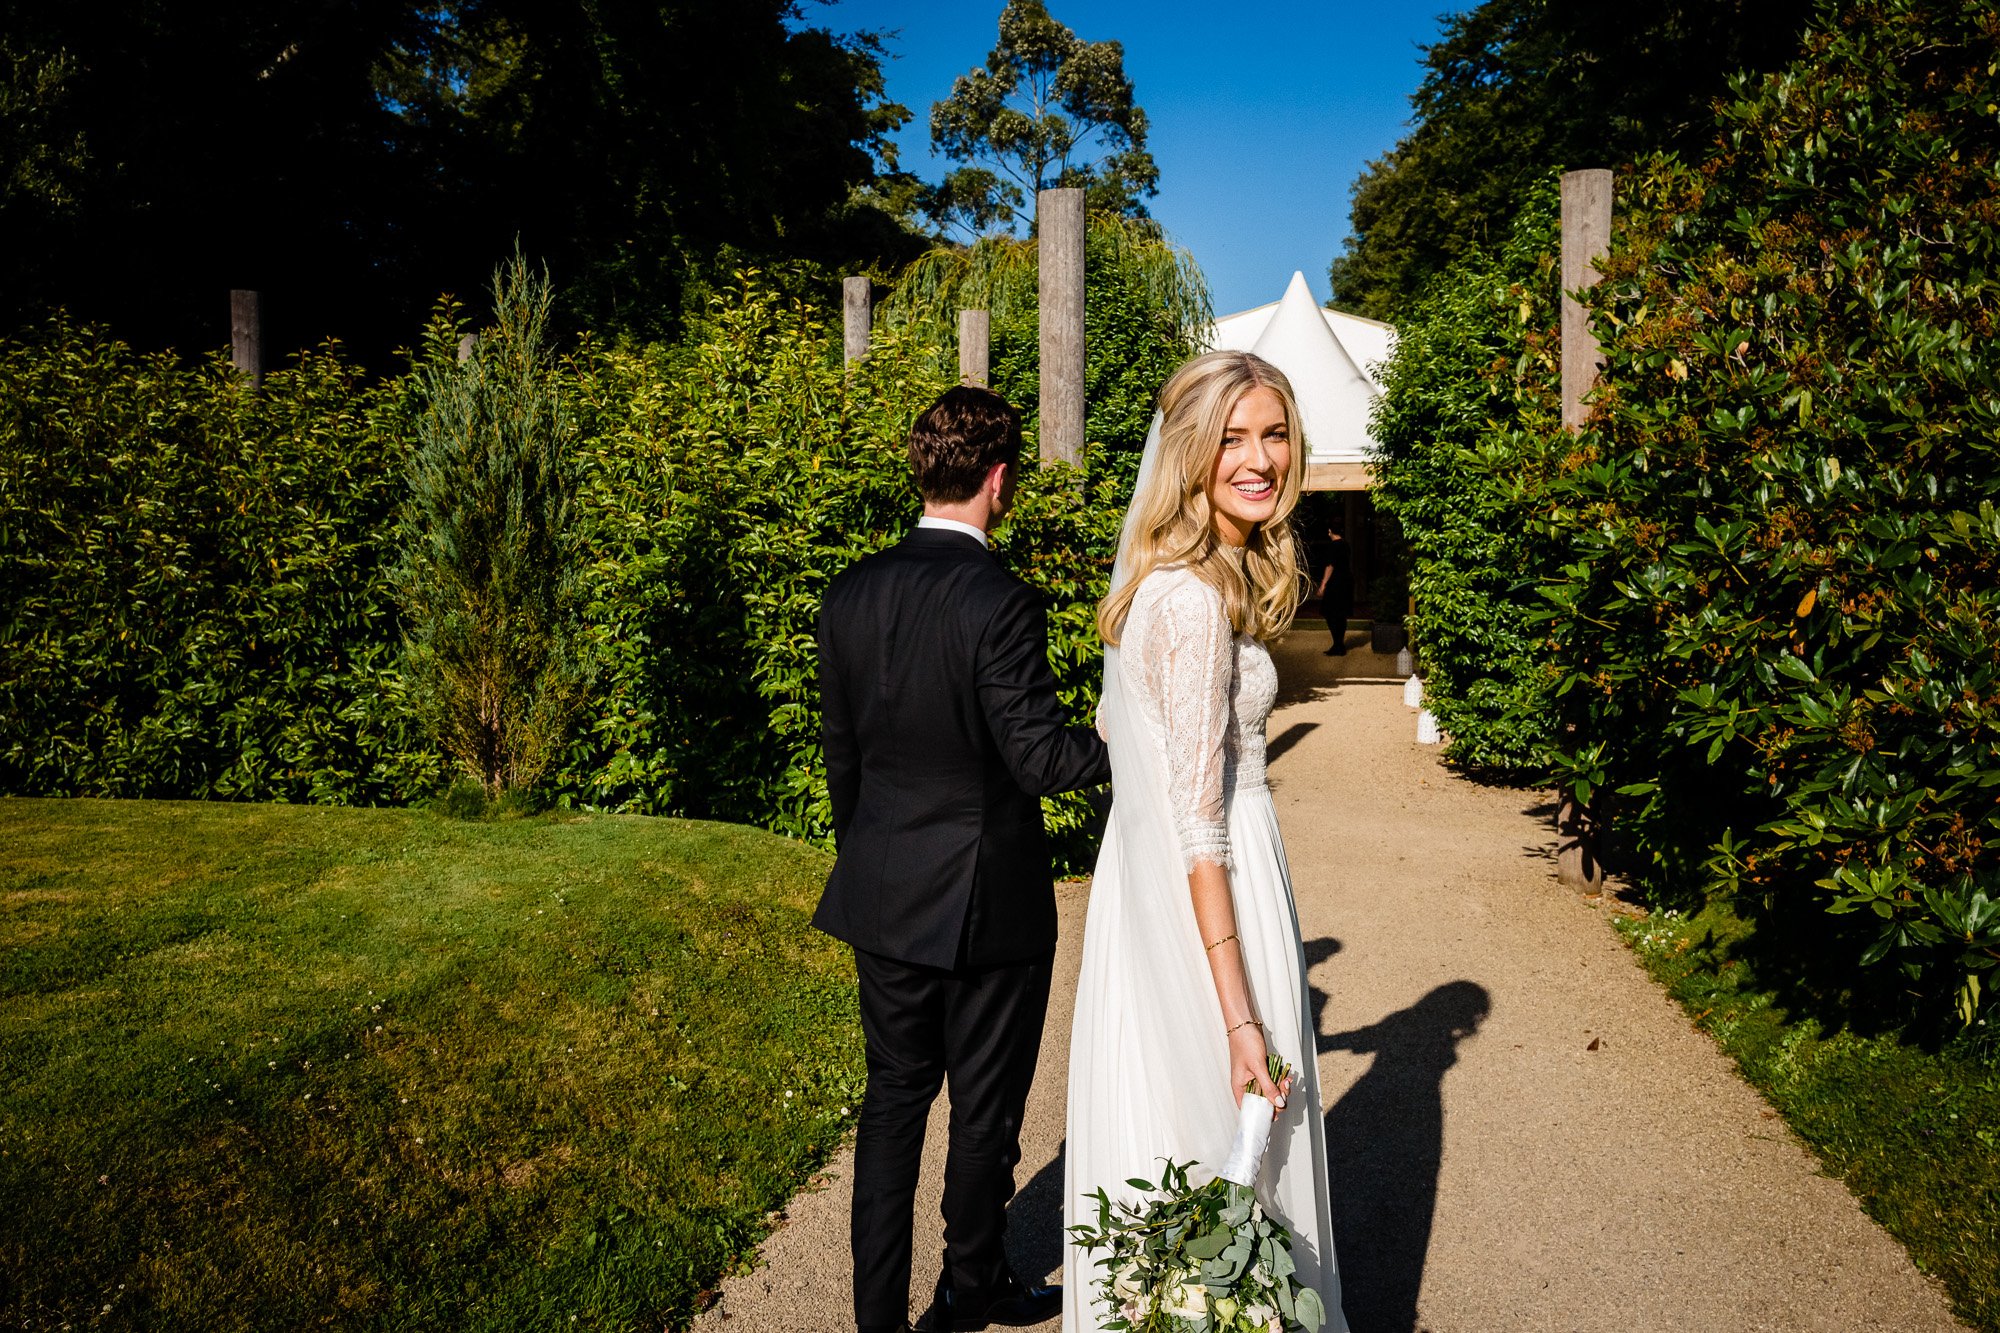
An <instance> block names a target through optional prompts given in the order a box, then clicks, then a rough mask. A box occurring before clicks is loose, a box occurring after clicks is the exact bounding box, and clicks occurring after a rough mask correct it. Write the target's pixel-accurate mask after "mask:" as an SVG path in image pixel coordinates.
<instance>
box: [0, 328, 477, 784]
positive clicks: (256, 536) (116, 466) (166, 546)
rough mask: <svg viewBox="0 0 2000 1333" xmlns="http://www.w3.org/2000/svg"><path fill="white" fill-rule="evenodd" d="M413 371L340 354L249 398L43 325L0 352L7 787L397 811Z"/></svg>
mask: <svg viewBox="0 0 2000 1333" xmlns="http://www.w3.org/2000/svg"><path fill="white" fill-rule="evenodd" d="M407 389H408V385H407V383H406V382H403V381H391V382H389V383H387V384H385V385H382V386H380V387H379V388H375V389H367V388H364V387H362V385H361V384H360V383H359V382H358V379H357V374H356V371H355V369H354V368H353V367H352V366H351V365H350V364H348V363H347V362H346V361H344V360H343V359H342V357H341V355H340V353H339V350H338V348H336V347H334V346H332V345H329V346H326V347H323V348H321V349H319V350H317V351H314V352H310V353H307V354H305V355H302V356H301V357H299V358H298V360H297V361H296V363H295V364H293V365H292V366H290V367H288V368H286V369H283V370H279V371H276V372H274V373H273V374H271V375H270V376H268V377H267V378H266V379H265V381H264V384H263V386H262V388H261V389H259V390H257V391H256V392H251V391H249V390H248V389H247V387H246V386H245V385H244V383H243V382H242V380H241V379H240V378H239V377H238V376H237V375H236V374H235V373H234V371H233V370H232V369H231V368H230V367H229V366H228V364H227V363H226V362H225V361H223V360H222V359H220V358H219V357H212V358H210V359H208V360H207V361H205V362H202V363H200V364H198V365H194V366H183V365H180V364H178V363H176V362H175V361H174V360H173V359H172V358H171V357H168V356H139V355H137V354H135V353H134V352H133V351H132V350H131V349H130V348H129V347H126V346H125V345H123V344H121V343H119V342H117V341H116V340H115V339H113V338H111V337H110V336H109V335H108V334H106V333H105V332H104V331H102V330H100V329H94V328H80V327H77V326H75V325H73V324H70V323H68V322H66V321H63V320H60V319H58V320H56V321H53V322H51V323H50V324H49V325H47V326H45V327H44V328H43V329H42V330H40V332H39V334H38V336H37V337H36V338H35V339H34V340H33V341H31V342H12V343H5V344H0V790H6V791H10V792H18V793H43V794H73V795H91V796H145V795H176V796H199V797H226V798H234V799H242V800H265V801H269V800H279V801H319V802H335V803H347V802H364V803H367V802H381V801H405V800H410V799H413V798H415V797H417V796H420V795H423V794H426V793H428V792H429V791H431V790H432V789H434V788H435V786H436V785H437V781H438V777H439V773H440V764H439V761H438V758H437V756H436V754H435V753H434V752H433V750H432V748H431V746H430V744H429V742H428V741H427V740H426V739H425V738H424V736H423V735H422V732H421V729H420V728H418V727H417V726H416V725H415V724H414V720H413V719H412V717H411V715H410V712H409V709H408V705H407V702H406V700H405V697H404V691H403V684H402V678H401V676H400V674H399V672H398V670H397V667H396V658H397V650H396V644H397V639H398V627H397V618H396V610H395V605H394V602H393V599H392V598H391V596H390V595H389V585H388V579H387V569H388V567H389V565H390V564H391V563H392V562H393V558H394V557H393V546H392V543H390V541H389V540H388V532H389V526H390V515H391V514H392V512H393V510H394V508H395V506H396V504H397V501H398V500H399V498H400V496H401V492H402V484H403V480H402V479H403V468H404V460H405V459H406V458H407V456H408V445H407V444H406V441H407V440H408V439H409V429H408V423H409V416H410V412H409V403H408V401H407Z"/></svg>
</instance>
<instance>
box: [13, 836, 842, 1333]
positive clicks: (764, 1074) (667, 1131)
mask: <svg viewBox="0 0 2000 1333" xmlns="http://www.w3.org/2000/svg"><path fill="white" fill-rule="evenodd" d="M826 867H827V857H826V856H825V855H824V854H823V853H820V852H817V851H814V850H812V849H810V848H806V847H802V846H800V845H798V844H796V843H792V842H788V841H785V840H784V839H781V838H777V837H773V836H771V835H769V834H765V833H761V832H758V831H756V830H753V829H746V828H738V827H734V826H728V825H720V824H702V823H688V822H682V821H676V820H665V819H644V818H639V817H626V816H588V817H569V816H549V817H544V818H538V819H525V820H515V821H504V822H491V823H472V822H458V821H453V820H449V819H445V818H442V817H439V816H436V815H431V814H426V813H420V812H416V811H407V810H350V809H330V808H309V807H292V806H250V805H227V804H199V803H179V802H148V801H42V800H11V799H8V800H0V1200H4V1205H0V1327H8V1328H15V1327H18V1328H24V1329H55V1328H60V1327H63V1326H65V1325H66V1324H67V1325H72V1326H75V1327H79V1328H80V1327H84V1326H86V1325H89V1326H94V1327H112V1328H145V1329H149V1330H172V1329H189V1330H196V1329H198V1330H204V1331H206V1330H218V1329H251V1328H255V1329H279V1328H286V1329H289V1328H306V1327H342V1328H371V1329H372V1328H398V1329H401V1328H407V1329H447V1328H448V1329H454V1330H456V1329H507V1330H514V1329H527V1328H575V1329H627V1328H631V1329H639V1328H651V1329H657V1328H660V1327H661V1326H662V1325H665V1326H668V1327H679V1326H681V1325H683V1324H685V1323H686V1321H687V1320H688V1318H689V1316H690V1315H691V1313H692V1312H693V1310H694V1308H695V1305H696V1301H697V1299H698V1296H699V1294H700V1293H701V1292H702V1290H703V1289H704V1288H705V1287H707V1286H709V1285H710V1284H711V1283H712V1282H713V1281H714V1279H715V1278H716V1277H717V1275H718V1274H720V1273H721V1272H723V1271H725V1270H726V1269H727V1268H728V1267H729V1266H730V1265H732V1264H734V1263H737V1262H740V1261H741V1258H742V1256H744V1255H745V1254H746V1253H747V1252H748V1251H749V1249H750V1247H751V1246H752V1245H753V1244H754V1243H755V1241H756V1240H757V1239H758V1238H759V1237H760V1236H761V1235H762V1234H763V1232H764V1230H765V1227H766V1220H767V1218H768V1216H769V1213H770V1211H771V1210H773V1209H775V1208H778V1207H780V1206H782V1205H783V1204H784V1202H785V1200H786V1199H787V1198H789V1197H790V1195H791V1194H792V1192H793V1191H794V1190H795V1189H796V1188H797V1187H798V1186H799V1185H800V1184H801V1183H802V1182H803V1181H804V1180H805V1178H806V1177H807V1175H808V1174H809V1173H810V1172H811V1170H812V1169H813V1168H814V1167H815V1166H816V1165H817V1164H818V1163H820V1162H821V1161H823V1160H824V1159H825V1157H826V1156H827V1155H828V1153H829V1152H830V1151H831V1150H832V1149H833V1148H834V1147H835V1146H836V1145H837V1143H838V1142H839V1140H840V1138H841V1136H842V1132H843V1130H844V1129H845V1128H846V1126H847V1125H848V1123H849V1119H848V1114H847V1113H848V1108H851V1107H852V1106H853V1105H854V1104H855V1102H856V1100H857V1098H858V1097H859V1094H860V1090H861V1086H862V1079H863V1071H862V1063H861V1051H860V1034H859V1029H858V1025H857V1021H856V1011H855V998H854V980H853V969H852V965H851V963H850V962H849V960H848V958H847V956H846V954H845V952H844V950H842V949H841V948H840V947H839V946H837V945H835V944H833V943H832V942H831V941H829V940H827V939H825V938H824V937H822V936H819V935H817V934H815V933H814V932H813V931H812V930H811V929H810V928H809V927H808V926H807V924H806V921H807V915H808V913H809V911H810V908H811V904H812V902H813V901H814V899H815V898H816V896H817V893H818V889H819V885H820V882H821V879H822V877H823V876H824V874H825V871H826Z"/></svg>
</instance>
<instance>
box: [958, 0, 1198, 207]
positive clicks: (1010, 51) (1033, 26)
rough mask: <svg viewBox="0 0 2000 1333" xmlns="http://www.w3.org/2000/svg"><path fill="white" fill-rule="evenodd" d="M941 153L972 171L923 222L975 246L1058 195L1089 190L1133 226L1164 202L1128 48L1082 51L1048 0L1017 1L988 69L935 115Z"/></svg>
mask: <svg viewBox="0 0 2000 1333" xmlns="http://www.w3.org/2000/svg"><path fill="white" fill-rule="evenodd" d="M931 147H932V148H933V149H935V150H936V151H938V152H940V153H942V154H944V155H945V156H946V157H948V158H950V159H951V160H953V161H955V162H960V163H963V164H965V165H962V166H960V167H959V168H958V169H956V170H955V171H953V172H952V173H951V174H950V175H948V176H946V177H945V179H944V181H943V182H942V183H941V184H940V185H938V186H936V187H935V188H934V189H932V190H931V191H930V192H929V193H928V195H927V197H926V199H925V201H924V209H925V212H926V213H927V214H928V215H929V216H930V218H931V220H932V221H934V222H936V223H937V224H938V225H940V226H945V227H957V228H958V229H960V230H961V231H965V232H969V233H972V234H975V235H976V234H979V233H982V232H985V231H987V230H989V229H991V228H992V227H993V226H995V225H996V224H1001V223H1004V224H1006V225H1008V226H1010V227H1011V226H1013V225H1014V224H1015V223H1017V222H1019V221H1020V220H1022V218H1023V210H1024V209H1025V208H1026V207H1027V203H1028V200H1029V199H1030V198H1031V197H1032V196H1033V195H1034V193H1035V192H1036V191H1038V190H1045V189H1049V188H1050V187H1052V186H1081V187H1083V188H1084V189H1085V190H1087V191H1088V192H1089V203H1090V207H1091V208H1092V209H1093V210H1095V211H1099V212H1110V213H1123V214H1126V215H1128V216H1131V217H1144V216H1146V206H1145V203H1144V202H1143V200H1144V199H1145V198H1149V197H1151V196H1152V195H1154V194H1157V193H1158V192H1159V180H1160V171H1159V168H1158V167H1157V166H1155V165H1154V163H1153V155H1152V154H1151V153H1149V152H1147V151H1146V112H1145V109H1144V108H1142V107H1141V106H1139V105H1138V103H1137V102H1135V101H1133V93H1132V80H1131V79H1130V78H1128V77H1126V74H1125V48H1124V46H1123V45H1122V44H1120V43H1118V42H1113V41H1104V42H1086V41H1084V40H1083V39H1081V38H1079V37H1078V36H1077V35H1076V33H1075V32H1073V31H1071V30H1070V29H1069V28H1067V27H1064V26H1063V25H1062V24H1061V23H1058V22H1057V21H1056V20H1055V19H1054V18H1053V17H1051V16H1050V14H1049V10H1048V6H1047V5H1045V4H1043V3H1042V0H1008V2H1007V7H1006V8H1005V9H1003V10H1001V11H1000V40H999V43H998V44H997V45H996V46H994V48H993V50H992V51H990V52H989V53H988V54H987V56H986V64H985V66H984V67H983V68H980V69H974V70H971V71H969V72H967V73H965V74H961V75H959V76H958V79H957V81H956V82H954V83H953V84H952V90H951V96H950V97H948V98H946V99H945V100H944V101H942V102H938V103H935V104H933V105H932V107H931ZM1031 215H1032V211H1031V210H1030V216H1031Z"/></svg>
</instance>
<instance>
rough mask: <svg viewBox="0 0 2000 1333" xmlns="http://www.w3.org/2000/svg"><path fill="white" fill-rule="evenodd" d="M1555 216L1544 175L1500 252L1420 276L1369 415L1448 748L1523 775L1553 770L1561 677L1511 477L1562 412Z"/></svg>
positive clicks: (1532, 547)
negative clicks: (1553, 662)
mask: <svg viewBox="0 0 2000 1333" xmlns="http://www.w3.org/2000/svg"><path fill="white" fill-rule="evenodd" d="M1557 215H1558V208H1557V199H1556V186H1555V180H1554V179H1553V178H1549V179H1547V180H1545V181H1544V182H1543V183H1542V184H1541V185H1540V186H1539V187H1537V189H1536V190H1535V191H1534V193H1533V194H1531V195H1530V196H1529V198H1528V202H1527V204H1526V206H1525V207H1524V208H1523V209H1522V210H1521V213H1520V215H1519V216H1518V217H1517V218H1516V219H1515V222H1514V230H1513V234H1512V235H1511V236H1510V237H1509V238H1508V240H1507V243H1506V245H1505V246H1504V247H1502V248H1501V249H1500V250H1499V252H1498V253H1497V254H1493V255H1488V254H1487V253H1486V252H1485V251H1483V250H1474V251H1472V252H1471V253H1470V254H1467V255H1465V256H1464V257H1462V258H1460V259H1458V260H1457V261H1455V262H1454V263H1453V265H1452V266H1451V267H1450V268H1449V269H1447V270H1446V271H1445V274H1444V275H1443V277H1441V278H1440V279H1439V280H1438V281H1437V282H1435V283H1433V284H1431V286H1430V287H1429V288H1427V289H1426V292H1425V295H1424V298H1423V299H1422V300H1421V301H1419V302H1418V303H1417V305H1416V306H1415V308H1414V309H1413V310H1412V312H1411V314H1410V316H1409V317H1408V318H1407V319H1405V320H1404V322H1403V323H1402V324H1400V325H1398V327H1397V330H1396V348H1395V352H1394V354H1393V355H1392V356H1391V357H1390V359H1389V362H1388V365H1387V367H1386V370H1385V377H1384V383H1383V394H1382V399H1381V401H1380V404H1379V406H1378V408H1377V414H1376V417H1375V422H1374V434H1375V438H1376V440H1377V442H1378V445H1379V453H1378V456H1377V463H1376V475H1377V481H1376V487H1375V491H1374V499H1375V503H1376V505H1377V506H1378V507H1379V508H1380V509H1382V510H1384V511H1386V512H1387V513H1388V514H1389V515H1390V516H1391V517H1392V518H1393V519H1394V520H1395V521H1396V524H1397V526H1398V527H1399V528H1400V529H1401V530H1402V531H1403V532H1404V533H1405V534H1406V542H1407V551H1408V556H1407V560H1406V562H1405V563H1406V565H1407V569H1408V576H1409V587H1410V594H1411V596H1412V597H1414V599H1415V602H1416V610H1415V614H1414V615H1413V616H1412V617H1411V618H1410V622H1409V625H1410V633H1411V636H1412V639H1413V641H1414V642H1416V643H1417V644H1419V645H1420V646H1421V647H1422V649H1423V667H1424V675H1425V678H1426V680H1425V694H1424V700H1425V705H1426V706H1427V707H1428V708H1430V709H1431V710H1432V712H1433V713H1435V714H1436V716H1437V719H1438V724H1439V726H1440V727H1441V728H1443V730H1444V731H1445V732H1446V733H1448V734H1449V735H1450V737H1451V744H1450V746H1449V749H1448V751H1447V753H1448V755H1449V757H1450V758H1451V759H1452V760H1453V761H1455V762H1458V763H1462V764H1467V765H1471V766H1474V767H1478V768H1484V769H1490V770H1495V771H1498V772H1504V773H1511V774H1514V775H1517V776H1521V777H1526V778H1533V777H1537V776H1540V775H1542V774H1544V773H1546V772H1547V771H1548V766H1549V763H1550V758H1549V747H1550V744H1551V742H1552V741H1553V739H1554V736H1553V724H1554V712H1555V705H1554V699H1553V697H1552V695H1553V691H1554V687H1555V683H1556V677H1555V674H1554V673H1553V672H1552V670H1551V669H1550V667H1549V663H1548V649H1547V645H1546V635H1545V634H1543V633H1540V632H1538V631H1537V629H1536V627H1535V625H1534V624H1533V622H1532V620H1531V619H1530V613H1531V611H1532V610H1533V605H1532V599H1531V598H1529V597H1526V596H1524V595H1523V591H1522V587H1521V580H1522V576H1523V572H1524V571H1529V572H1532V571H1535V570H1538V569H1540V568H1542V567H1544V566H1545V565H1546V563H1547V557H1548V544H1547V542H1546V541H1545V540H1543V539H1542V538H1541V537H1540V536H1539V534H1537V533H1536V532H1535V531H1534V530H1533V527H1532V523H1531V518H1532V516H1531V514H1530V513H1529V512H1528V511H1527V510H1525V509H1524V508H1523V507H1522V506H1521V505H1520V504H1519V503H1518V502H1517V500H1516V498H1515V495H1514V493H1513V491H1514V486H1513V478H1514V477H1515V476H1516V474H1517V472H1518V470H1519V468H1520V467H1521V466H1523V465H1527V464H1528V463H1529V462H1530V461H1531V460H1533V459H1536V458H1538V456H1539V455H1540V454H1541V453H1542V452H1543V451H1544V450H1545V449H1546V448H1547V447H1548V445H1547V443H1546V442H1547V441H1549V440H1550V439H1551V438H1553V436H1554V432H1555V431H1556V429H1557V425H1558V418H1559V415H1560V404H1559V403H1558V401H1557V399H1556V395H1555V390H1556V380H1555V379H1554V378H1553V375H1554V373H1555V370H1556V361H1555V344H1554V339H1555V322H1556V319H1557V308H1556V298H1557V296H1558V292H1557V272H1556V252H1557Z"/></svg>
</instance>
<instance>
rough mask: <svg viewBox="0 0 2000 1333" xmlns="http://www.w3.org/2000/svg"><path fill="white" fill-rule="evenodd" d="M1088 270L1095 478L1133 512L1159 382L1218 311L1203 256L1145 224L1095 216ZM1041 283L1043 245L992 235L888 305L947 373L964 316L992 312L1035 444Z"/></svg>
mask: <svg viewBox="0 0 2000 1333" xmlns="http://www.w3.org/2000/svg"><path fill="white" fill-rule="evenodd" d="M1084 272H1085V286H1084V313H1083V320H1084V348H1085V361H1084V404H1085V412H1086V416H1085V419H1084V434H1085V437H1086V438H1088V439H1090V440H1093V441H1096V442H1097V443H1098V444H1100V445H1101V446H1102V449H1101V450H1099V451H1098V452H1096V453H1095V454H1094V456H1093V457H1094V461H1093V462H1092V463H1091V464H1090V466H1091V467H1092V468H1093V475H1096V474H1098V473H1101V474H1102V475H1105V476H1110V477H1113V478H1115V479H1117V480H1118V482H1119V483H1120V484H1121V485H1122V486H1123V487H1124V491H1123V492H1121V493H1120V498H1119V499H1118V500H1117V501H1116V504H1117V507H1118V508H1119V509H1120V510H1122V509H1123V508H1124V504H1125V501H1124V498H1123V496H1124V495H1125V494H1128V493H1129V491H1130V488H1131V485H1132V482H1133V481H1134V480H1135V479H1136V478H1137V475H1138V468H1139V454H1140V451H1141V449H1142V448H1143V446H1144V445H1145V443H1146V431H1147V428H1148V427H1149V426H1150V425H1151V424H1152V419H1153V408H1154V401H1155V399H1156V398H1157V397H1158V396H1159V392H1160V386H1161V385H1162V384H1165V383H1166V381H1167V377H1168V376H1169V375H1171V374H1172V373H1173V372H1174V370H1175V368H1176V367H1178V366H1179V365H1180V364H1181V363H1182V362H1183V361H1185V360H1187V359H1188V358H1189V357H1191V356H1193V355H1194V354H1195V353H1196V352H1198V351H1200V350H1201V347H1202V339H1203V338H1204V337H1205V336H1206V333H1207V330H1208V326H1209V325H1210V324H1211V323H1212V322H1213V320H1214V306H1213V304H1212V303H1211V301H1210V299H1209V294H1208V284H1207V282H1206V281H1205V280H1204V279H1203V277H1202V274H1201V270H1200V268H1199V267H1197V266H1196V264H1195V262H1194V260H1193V258H1192V257H1191V256H1190V255H1189V254H1188V253H1187V252H1186V251H1185V250H1182V249H1181V248H1179V247H1178V246H1176V245H1174V244H1173V243H1172V242H1171V241H1169V240H1168V239H1167V238H1166V236H1165V235H1164V234H1163V233H1162V232H1161V231H1160V229H1159V227H1158V226H1157V225H1155V224H1153V223H1152V222H1150V221H1147V220H1144V219H1134V218H1126V217H1121V216H1119V215H1117V214H1115V213H1092V214H1091V215H1090V220H1089V230H1088V232H1087V234H1086V236H1085V238H1084ZM1039 276H1040V267H1039V252H1038V251H1037V249H1036V247H1035V242H1034V241H1033V240H1032V239H1030V240H1020V239H1017V238H1014V237H1010V236H987V237H982V238H981V239H980V240H978V241H977V242H975V243H974V244H972V245H971V246H968V247H958V246H940V247H937V248H936V249H933V250H931V251H930V252H929V253H927V254H925V255H923V256H922V257H920V258H919V259H918V260H916V261H915V262H914V263H912V264H911V265H910V266H909V268H907V269H906V270H905V271H904V273H903V275H902V277H901V279H900V280H899V281H898V283H897V285H896V286H895V288H894V289H893V290H892V291H891V292H890V294H889V297H888V299H887V300H886V301H884V302H883V320H884V323H885V324H887V325H889V326H890V327H892V328H905V327H907V328H909V329H911V330H913V331H917V332H919V333H920V335H921V337H922V343H921V346H922V347H923V348H924V349H926V350H927V354H928V355H929V356H930V357H931V359H932V361H933V362H934V364H935V365H936V366H937V368H938V371H939V373H940V374H943V373H948V372H947V366H948V363H950V364H952V365H955V362H953V361H952V358H953V357H954V356H955V353H954V352H953V350H952V349H954V348H955V346H956V342H957V333H958V311H959V310H961V309H972V310H986V311H989V312H990V313H991V315H992V345H991V370H992V383H993V388H994V389H995V390H996V391H997V392H998V393H1000V394H1001V395H1002V396H1004V397H1005V398H1006V399H1007V400H1008V401H1009V402H1011V403H1013V404H1015V405H1016V406H1017V407H1019V408H1021V409H1022V411H1023V412H1025V413H1026V414H1027V431H1028V434H1029V438H1030V439H1033V438H1034V436H1035V434H1036V432H1037V427H1038V422H1039V418H1040V402H1041V333H1040V327H1041V326H1040V318H1041V305H1040V298H1039V282H1038V279H1039Z"/></svg>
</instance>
